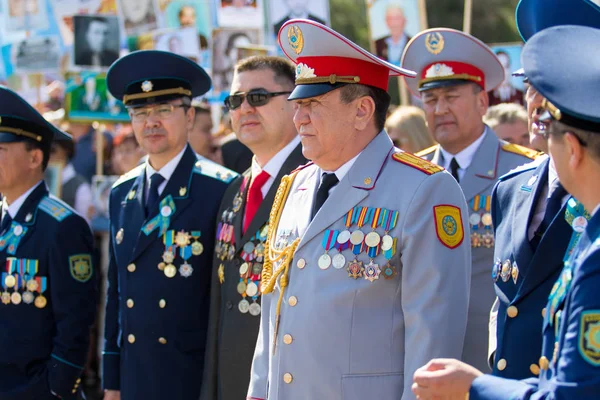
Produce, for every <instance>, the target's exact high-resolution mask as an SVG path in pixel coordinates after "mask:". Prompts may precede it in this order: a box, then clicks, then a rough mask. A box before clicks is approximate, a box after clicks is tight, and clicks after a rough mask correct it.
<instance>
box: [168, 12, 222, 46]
mask: <svg viewBox="0 0 600 400" xmlns="http://www.w3.org/2000/svg"><path fill="white" fill-rule="evenodd" d="M159 4H160V3H159ZM161 12H162V18H163V20H164V26H165V27H167V28H189V27H195V28H196V32H197V34H198V41H199V43H200V47H201V48H202V50H207V49H208V47H209V40H210V34H211V32H212V18H211V13H210V4H209V2H208V1H199V0H170V1H169V2H168V3H167V4H165V6H164V9H161Z"/></svg>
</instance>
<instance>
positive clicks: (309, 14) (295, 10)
mask: <svg viewBox="0 0 600 400" xmlns="http://www.w3.org/2000/svg"><path fill="white" fill-rule="evenodd" d="M269 7H270V8H269V15H270V17H271V24H270V25H271V26H272V27H273V33H274V34H275V36H277V34H278V33H279V30H280V29H281V26H282V25H283V24H284V23H285V22H286V21H287V20H290V19H294V18H304V19H310V20H313V21H316V22H319V23H321V24H328V21H329V1H328V0H279V1H270V2H269Z"/></svg>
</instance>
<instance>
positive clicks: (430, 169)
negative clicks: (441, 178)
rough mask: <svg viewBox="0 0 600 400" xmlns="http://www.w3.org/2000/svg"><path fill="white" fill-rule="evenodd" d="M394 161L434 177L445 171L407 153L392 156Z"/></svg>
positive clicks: (402, 152)
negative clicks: (437, 173)
mask: <svg viewBox="0 0 600 400" xmlns="http://www.w3.org/2000/svg"><path fill="white" fill-rule="evenodd" d="M392 159H394V160H396V161H398V162H400V163H402V164H406V165H408V166H411V167H413V168H416V169H418V170H419V171H422V172H425V173H426V174H427V175H433V174H435V173H436V172H441V171H443V170H444V168H442V167H440V166H439V165H437V164H434V163H431V162H429V161H427V160H424V159H422V158H421V157H418V156H416V155H415V154H411V153H407V152H405V151H401V152H399V153H394V154H392Z"/></svg>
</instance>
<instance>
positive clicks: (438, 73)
mask: <svg viewBox="0 0 600 400" xmlns="http://www.w3.org/2000/svg"><path fill="white" fill-rule="evenodd" d="M452 75H454V70H453V69H452V67H450V66H448V65H446V64H440V63H437V64H433V65H432V66H431V67H429V69H427V72H425V78H439V77H443V76H452Z"/></svg>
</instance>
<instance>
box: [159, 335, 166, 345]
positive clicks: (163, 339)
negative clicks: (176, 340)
mask: <svg viewBox="0 0 600 400" xmlns="http://www.w3.org/2000/svg"><path fill="white" fill-rule="evenodd" d="M158 343H160V344H167V339H165V338H164V337H159V338H158Z"/></svg>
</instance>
